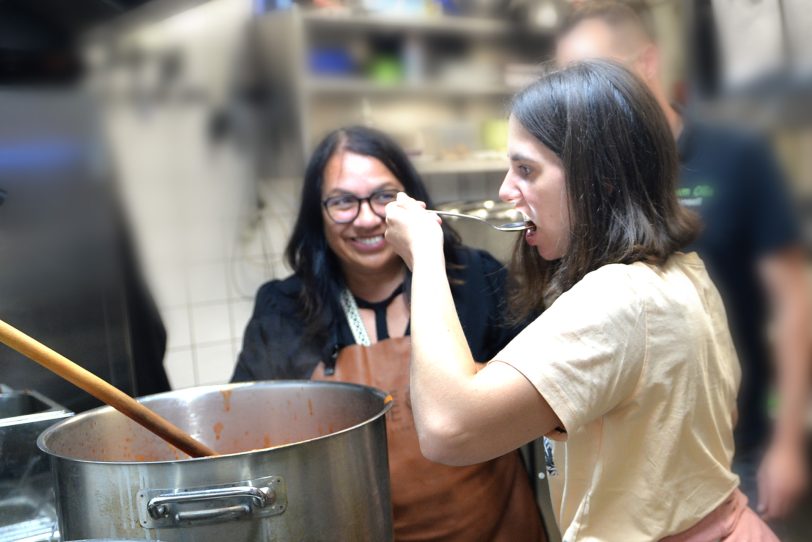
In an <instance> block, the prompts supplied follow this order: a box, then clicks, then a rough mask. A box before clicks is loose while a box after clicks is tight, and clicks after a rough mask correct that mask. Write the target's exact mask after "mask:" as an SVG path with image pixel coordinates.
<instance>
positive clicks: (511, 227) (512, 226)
mask: <svg viewBox="0 0 812 542" xmlns="http://www.w3.org/2000/svg"><path fill="white" fill-rule="evenodd" d="M432 212H433V213H435V214H438V215H440V216H447V217H451V218H468V219H470V220H476V221H477V222H481V223H482V224H485V225H486V226H490V227H491V228H493V229H495V230H499V231H507V232H511V231H524V230H529V229H530V228H531V227H532V225H531V224H529V223H528V222H527V221H526V220H520V221H517V222H507V223H505V224H494V223H492V222H488V221H487V220H485V219H484V218H479V217H478V216H473V215H466V214H462V213H454V212H451V211H432Z"/></svg>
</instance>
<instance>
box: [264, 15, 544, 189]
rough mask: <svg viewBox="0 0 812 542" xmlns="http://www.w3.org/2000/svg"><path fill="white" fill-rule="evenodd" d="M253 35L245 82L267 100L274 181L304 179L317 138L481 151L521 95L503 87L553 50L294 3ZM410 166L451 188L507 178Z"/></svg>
mask: <svg viewBox="0 0 812 542" xmlns="http://www.w3.org/2000/svg"><path fill="white" fill-rule="evenodd" d="M251 35H252V39H253V40H254V47H253V48H252V50H254V51H256V56H255V57H254V58H253V61H254V62H255V65H254V66H253V67H252V69H251V70H250V71H251V72H252V73H254V74H256V77H258V82H259V84H258V85H257V86H258V88H260V89H264V90H265V93H266V94H267V95H268V96H272V97H273V99H272V100H268V104H269V105H268V106H267V108H266V110H265V114H266V118H265V121H264V122H265V124H266V125H267V126H273V129H271V130H268V132H267V135H266V136H265V140H264V142H263V144H264V145H265V147H266V148H267V149H269V152H268V153H267V155H266V157H263V158H262V160H261V162H260V164H259V169H260V172H261V175H263V176H266V177H275V178H297V177H299V176H301V175H302V173H303V171H304V168H305V165H306V162H307V159H308V157H309V155H310V153H311V152H312V151H313V146H314V145H315V143H316V142H317V141H318V139H319V138H320V137H322V136H323V135H324V134H326V133H328V132H329V131H330V130H332V129H335V128H337V127H339V126H346V125H352V124H369V125H374V126H378V127H380V128H381V129H383V130H385V131H387V132H388V133H390V134H391V135H395V136H397V137H399V138H401V140H402V141H408V142H409V143H410V144H409V145H407V146H409V147H410V148H415V149H419V150H421V151H422V152H423V153H424V156H432V155H436V156H442V155H448V154H449V153H450V152H452V151H454V152H455V151H456V149H458V148H460V147H464V148H466V149H477V148H480V146H481V147H482V148H484V147H487V145H485V142H484V140H482V137H483V135H482V134H483V133H484V126H485V125H486V124H487V123H488V122H489V121H493V120H498V119H504V116H505V111H506V108H507V104H508V102H509V100H510V98H511V97H512V96H513V95H514V94H515V93H516V92H517V91H518V90H519V87H517V86H515V85H512V84H508V83H510V82H511V78H513V79H516V80H517V81H518V80H523V78H524V79H527V77H528V75H527V73H526V72H527V70H529V71H530V72H532V71H533V69H534V68H535V67H536V66H538V63H539V61H540V59H542V58H545V57H547V56H549V55H550V52H551V47H552V39H551V34H550V32H549V31H547V30H542V29H537V30H531V29H529V28H527V27H526V26H525V25H523V24H521V23H520V22H516V21H513V20H508V19H505V18H503V19H498V18H492V19H491V18H476V17H463V16H460V17H452V16H437V17H428V16H427V17H421V16H414V15H412V16H409V15H399V16H394V15H380V14H364V13H351V12H334V11H324V10H307V9H302V8H301V7H300V6H299V5H297V4H294V5H293V6H292V7H291V8H290V9H285V10H276V11H272V12H269V13H267V14H264V15H262V16H261V17H258V18H257V19H256V21H255V28H254V31H253V32H252V33H251ZM447 38H451V39H447ZM376 62H377V64H376ZM522 68H524V69H522ZM367 73H369V74H376V73H377V74H378V78H379V79H375V77H374V75H366V74H367ZM382 79H392V80H391V81H382ZM416 162H417V163H416V167H417V168H418V170H419V171H420V172H421V173H423V174H425V175H437V176H444V175H445V176H449V177H451V176H453V175H471V176H476V175H482V174H483V173H487V174H494V175H495V174H497V173H500V174H501V173H503V172H505V171H507V169H508V165H507V162H506V161H503V160H502V159H501V158H500V157H493V156H479V155H476V154H474V155H472V156H471V158H470V159H467V160H426V159H424V160H422V161H421V160H419V159H418V160H417V161H416Z"/></svg>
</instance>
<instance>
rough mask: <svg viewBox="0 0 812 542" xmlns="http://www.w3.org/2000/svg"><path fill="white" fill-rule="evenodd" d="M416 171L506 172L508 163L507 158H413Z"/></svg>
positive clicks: (432, 173) (449, 172) (454, 172)
mask: <svg viewBox="0 0 812 542" xmlns="http://www.w3.org/2000/svg"><path fill="white" fill-rule="evenodd" d="M412 163H413V164H414V166H415V168H417V171H418V172H419V173H421V174H423V175H454V174H462V173H506V172H507V170H508V168H509V167H510V164H509V163H508V161H507V160H498V159H493V158H491V159H471V160H420V159H419V158H418V159H413V160H412Z"/></svg>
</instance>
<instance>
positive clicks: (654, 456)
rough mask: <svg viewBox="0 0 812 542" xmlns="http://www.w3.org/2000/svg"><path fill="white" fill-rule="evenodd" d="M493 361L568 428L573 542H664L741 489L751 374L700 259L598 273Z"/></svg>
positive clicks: (564, 485)
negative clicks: (745, 396) (745, 374)
mask: <svg viewBox="0 0 812 542" xmlns="http://www.w3.org/2000/svg"><path fill="white" fill-rule="evenodd" d="M494 361H501V362H504V363H507V364H509V365H511V366H513V367H514V368H516V369H517V370H518V371H519V372H521V373H522V374H523V375H524V376H525V377H527V379H528V380H529V381H530V382H531V383H532V384H533V385H534V386H535V387H536V388H537V389H538V391H539V393H541V395H542V396H543V397H544V399H545V400H546V401H547V403H549V405H550V407H551V408H552V409H553V411H555V413H556V414H557V415H558V417H559V419H560V420H561V422H562V423H563V426H564V429H566V434H563V433H560V432H555V433H552V434H550V435H548V436H549V437H550V438H552V439H556V440H557V441H558V442H554V444H553V448H554V453H553V457H554V461H555V466H556V471H557V475H553V476H550V487H551V492H552V497H553V507H554V509H555V510H556V517H557V519H558V522H559V526H560V528H561V531H562V533H563V535H564V541H565V542H575V541H585V540H601V541H619V542H635V541H645V542H652V541H655V540H659V539H660V538H663V537H665V536H667V535H670V534H674V533H678V532H681V531H684V530H686V529H688V528H690V527H692V526H693V525H694V524H696V523H697V522H698V521H699V520H700V519H702V518H703V517H704V516H705V515H707V514H708V513H710V512H711V511H712V510H713V509H714V508H716V507H717V506H718V505H719V504H721V503H722V501H724V500H725V498H727V497H728V495H730V493H731V492H732V491H733V490H734V489H735V488H736V487H737V486H738V484H739V481H738V477H737V476H736V475H734V474H733V473H732V472H731V471H730V464H731V461H732V457H733V424H734V415H735V414H734V413H735V408H736V392H737V390H738V386H739V379H740V370H739V364H738V359H737V357H736V354H735V351H734V348H733V344H732V342H731V339H730V333H729V331H728V328H727V318H726V316H725V312H724V308H723V306H722V302H721V300H720V298H719V294H718V292H717V290H716V288H715V286H714V285H713V283H712V282H711V281H710V279H709V278H708V275H707V273H706V271H705V266H704V264H703V263H702V261H701V260H700V259H699V257H698V256H697V255H696V254H695V253H691V254H682V253H677V254H675V255H673V256H672V257H671V258H669V260H668V262H666V265H664V266H662V267H655V266H650V265H646V264H643V263H635V264H632V265H621V264H613V265H606V266H604V267H601V268H600V269H598V270H596V271H594V272H592V273H589V274H588V275H587V276H586V277H584V278H583V280H581V281H580V282H578V284H576V285H575V286H573V287H572V288H571V289H570V290H569V291H567V292H566V293H564V294H563V295H561V296H560V297H559V298H558V299H557V300H556V301H555V302H554V303H553V304H552V305H551V306H550V307H549V308H548V309H547V310H546V311H545V312H544V313H543V314H542V315H541V316H540V317H539V318H538V319H536V320H535V321H534V322H533V323H532V324H530V325H529V326H528V327H527V328H526V329H525V330H524V331H522V332H521V333H520V334H519V335H518V336H517V337H516V338H515V339H514V340H513V341H512V342H511V343H510V344H509V345H508V346H507V347H505V349H504V350H502V351H501V352H500V353H499V354H498V355H497V356H496V357H495V358H494Z"/></svg>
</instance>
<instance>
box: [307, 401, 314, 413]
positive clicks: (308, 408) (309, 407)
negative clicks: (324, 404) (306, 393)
mask: <svg viewBox="0 0 812 542" xmlns="http://www.w3.org/2000/svg"><path fill="white" fill-rule="evenodd" d="M307 411H308V412H309V413H310V415H311V416H312V415H313V401H311V400H310V399H308V400H307Z"/></svg>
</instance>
